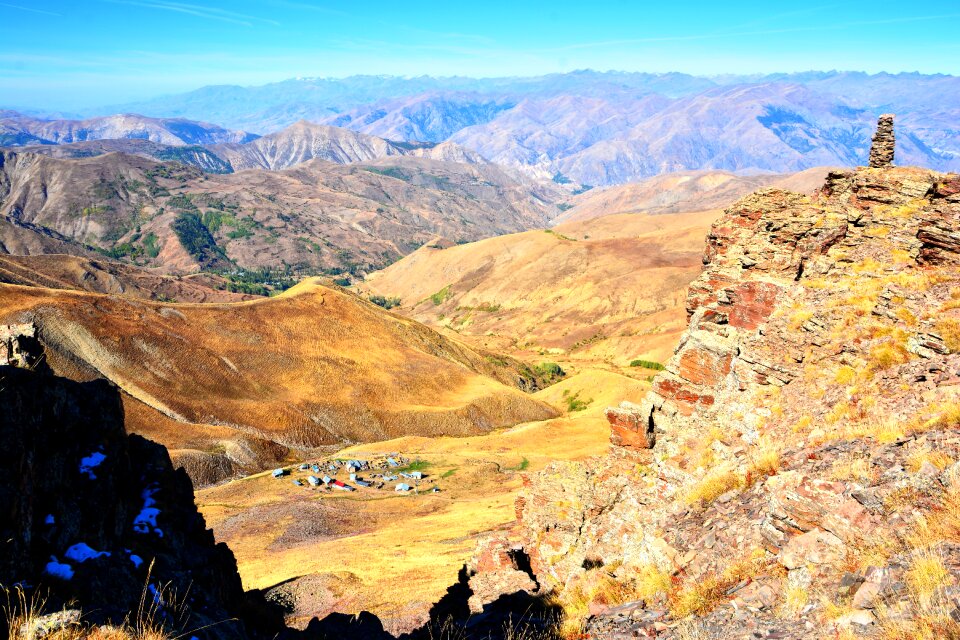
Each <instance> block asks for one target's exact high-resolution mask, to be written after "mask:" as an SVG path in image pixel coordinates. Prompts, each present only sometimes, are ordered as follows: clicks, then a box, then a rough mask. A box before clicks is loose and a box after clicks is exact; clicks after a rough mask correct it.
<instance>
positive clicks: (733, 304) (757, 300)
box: [724, 281, 781, 331]
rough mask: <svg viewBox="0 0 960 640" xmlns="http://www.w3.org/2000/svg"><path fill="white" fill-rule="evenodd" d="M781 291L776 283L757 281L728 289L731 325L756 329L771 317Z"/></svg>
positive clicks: (728, 314)
mask: <svg viewBox="0 0 960 640" xmlns="http://www.w3.org/2000/svg"><path fill="white" fill-rule="evenodd" d="M780 291H781V289H780V287H778V286H777V285H775V284H772V283H770V282H755V281H754V282H745V283H743V284H739V285H735V286H733V287H730V288H729V289H726V290H725V292H726V294H727V298H728V299H729V300H730V302H729V309H727V316H728V318H729V323H730V326H732V327H736V328H738V329H746V330H748V331H752V330H754V329H756V328H757V327H758V326H760V325H761V324H763V323H764V322H765V321H766V320H767V318H768V317H770V313H771V312H772V311H773V307H774V305H775V304H776V303H777V295H779V293H780ZM724 306H726V305H724Z"/></svg>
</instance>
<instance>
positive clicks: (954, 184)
mask: <svg viewBox="0 0 960 640" xmlns="http://www.w3.org/2000/svg"><path fill="white" fill-rule="evenodd" d="M933 196H934V197H935V198H946V199H948V200H955V199H958V196H960V175H957V174H955V173H951V174H949V175H947V176H946V177H945V178H944V179H943V180H941V181H939V182H937V184H936V186H934V189H933Z"/></svg>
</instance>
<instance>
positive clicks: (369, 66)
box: [0, 0, 960, 110]
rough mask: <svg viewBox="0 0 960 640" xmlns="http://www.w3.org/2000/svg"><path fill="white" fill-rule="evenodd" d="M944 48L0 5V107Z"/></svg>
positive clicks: (945, 67) (472, 20) (388, 16)
mask: <svg viewBox="0 0 960 640" xmlns="http://www.w3.org/2000/svg"><path fill="white" fill-rule="evenodd" d="M958 33H960V4H957V3H955V2H932V3H921V2H884V1H882V0H881V1H874V2H866V1H862V0H846V1H844V2H836V3H829V2H823V3H821V2H817V1H816V0H813V1H811V2H808V3H803V4H800V3H784V2H779V3H778V2H770V1H769V0H764V1H749V2H736V3H730V2H717V1H716V0H712V1H710V2H676V1H675V2H664V1H663V0H659V1H658V2H655V3H654V2H639V1H607V0H594V1H592V2H591V1H589V0H585V1H582V2H560V1H555V2H525V1H523V0H513V1H510V2H502V1H499V0H496V1H489V0H488V1H479V2H463V1H458V0H450V1H448V2H442V3H441V2H418V1H417V0H406V1H398V0H392V1H389V2H381V1H380V0H367V1H365V2H357V1H354V2H321V1H319V0H295V1H294V0H259V1H256V2H254V1H248V0H235V1H234V2H204V1H203V0H183V1H180V0H177V1H172V0H73V1H69V2H68V1H45V0H0V104H7V105H20V106H25V107H37V108H46V109H67V110H68V109H71V108H79V107H82V106H93V105H100V104H110V103H118V102H123V101H129V100H136V99H140V98H147V97H153V96H156V95H161V94H165V93H173V92H179V91H186V90H190V89H194V88H197V87H200V86H203V85H207V84H241V85H251V84H264V83H267V82H271V81H276V80H282V79H286V78H291V77H296V76H321V77H342V76H346V75H351V74H357V73H365V74H391V75H421V74H429V75H453V74H457V75H471V76H499V75H536V74H542V73H551V72H563V71H571V70H574V69H582V68H592V69H597V70H609V69H616V70H627V71H652V72H661V71H684V72H688V73H694V74H706V75H711V74H721V73H755V72H773V71H800V70H809V69H851V70H863V71H870V72H877V71H890V72H897V71H921V72H926V73H952V74H960V37H958V36H957V34H958Z"/></svg>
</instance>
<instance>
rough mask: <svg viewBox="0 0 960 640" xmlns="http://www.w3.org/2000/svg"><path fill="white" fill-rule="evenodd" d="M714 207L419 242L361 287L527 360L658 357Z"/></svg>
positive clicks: (672, 330)
mask: <svg viewBox="0 0 960 640" xmlns="http://www.w3.org/2000/svg"><path fill="white" fill-rule="evenodd" d="M718 214H719V212H718V211H706V212H698V213H688V214H673V215H670V216H648V215H634V214H614V215H610V216H605V217H602V218H597V219H594V220H590V221H588V222H585V223H571V224H565V225H561V226H559V227H555V228H553V229H547V230H537V231H526V232H524V233H519V234H510V235H505V236H499V237H496V238H489V239H486V240H481V241H478V242H472V243H469V244H464V245H455V246H450V247H447V248H439V247H437V246H435V245H426V246H424V247H421V248H420V249H418V250H417V251H415V252H414V253H412V254H411V255H409V256H407V257H406V258H404V259H403V260H400V261H399V262H397V263H396V264H393V265H391V266H389V267H387V268H386V269H384V270H382V271H378V272H376V273H373V274H371V275H370V276H369V277H368V278H367V279H366V280H365V281H364V282H363V283H362V285H360V286H361V287H362V288H363V290H364V291H368V292H370V293H374V294H379V295H383V296H385V297H388V298H399V300H400V301H401V305H400V306H399V307H398V310H399V311H400V312H401V313H403V314H405V315H408V316H409V317H411V318H415V319H417V320H419V321H420V322H424V323H427V324H431V325H434V326H438V327H443V328H445V329H448V330H450V331H454V332H456V334H459V335H462V336H463V337H464V338H465V339H467V338H469V339H470V340H472V341H474V342H475V343H477V344H482V345H486V346H487V347H488V348H491V349H497V350H500V351H508V352H512V353H516V354H518V355H521V354H522V355H523V356H524V357H526V359H528V360H536V359H539V360H541V361H554V360H557V359H559V360H561V361H566V360H570V359H577V360H588V361H589V360H595V361H604V360H608V359H609V360H611V361H613V362H615V363H616V364H617V365H619V366H626V365H627V364H628V363H629V362H630V361H631V360H632V359H635V358H646V359H649V360H660V359H663V358H665V357H666V356H667V355H669V352H670V350H671V349H672V346H673V344H674V343H675V342H676V340H677V338H678V337H679V334H680V331H681V330H682V327H683V325H684V324H685V323H684V322H683V298H684V296H683V290H684V288H685V287H686V286H687V284H688V283H689V282H690V280H692V279H693V278H694V277H696V274H697V273H698V271H699V268H700V260H701V251H700V245H701V239H702V237H703V235H704V233H706V230H707V229H708V228H709V226H710V223H711V222H712V221H713V220H714V218H716V216H717V215H718Z"/></svg>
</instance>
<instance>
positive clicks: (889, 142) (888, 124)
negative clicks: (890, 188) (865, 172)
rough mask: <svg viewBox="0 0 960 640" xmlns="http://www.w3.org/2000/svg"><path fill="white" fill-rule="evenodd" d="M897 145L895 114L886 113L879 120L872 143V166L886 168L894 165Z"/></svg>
mask: <svg viewBox="0 0 960 640" xmlns="http://www.w3.org/2000/svg"><path fill="white" fill-rule="evenodd" d="M895 146H896V144H895V138H894V135H893V114H892V113H885V114H883V115H882V116H880V119H879V120H878V121H877V132H876V133H875V134H873V141H872V144H871V145H870V168H872V169H885V168H887V167H892V166H893V152H894V148H895Z"/></svg>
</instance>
